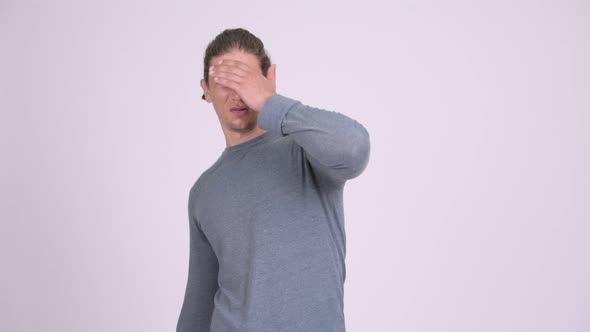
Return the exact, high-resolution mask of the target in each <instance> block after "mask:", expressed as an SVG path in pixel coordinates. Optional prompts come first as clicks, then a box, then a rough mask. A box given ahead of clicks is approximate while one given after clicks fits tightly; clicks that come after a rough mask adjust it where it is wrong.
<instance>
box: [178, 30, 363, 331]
mask: <svg viewBox="0 0 590 332" xmlns="http://www.w3.org/2000/svg"><path fill="white" fill-rule="evenodd" d="M204 64H205V68H204V77H205V78H204V79H202V80H201V87H202V88H203V92H204V95H203V98H204V99H205V100H206V101H207V102H209V103H213V107H214V109H215V112H216V113H217V116H218V118H219V122H220V124H221V128H222V131H223V133H224V136H225V140H226V148H225V150H224V151H223V153H221V155H220V157H219V158H218V160H217V161H215V163H214V164H213V165H212V166H211V167H210V168H209V169H207V170H206V171H205V172H204V173H203V174H201V176H200V177H199V178H198V179H197V181H196V182H195V184H194V185H193V187H192V188H191V190H190V194H189V202H188V214H189V229H190V260H189V274H188V282H187V286H186V293H185V297H184V303H183V306H182V310H181V313H180V317H179V319H178V324H177V332H189V331H190V332H205V331H213V332H230V331H240V332H242V331H255V332H263V331H273V332H283V331H285V332H287V331H297V332H315V331H318V332H320V331H322V332H324V331H325V332H336V331H337V332H343V331H345V330H346V329H345V319H344V302H343V299H344V281H345V278H346V269H345V255H346V235H345V227H344V211H343V205H342V203H343V189H344V185H345V182H346V181H347V180H350V179H352V178H355V177H357V176H358V175H360V174H361V173H362V172H363V171H364V169H365V168H366V166H367V164H368V160H369V154H370V144H369V134H368V132H367V130H366V129H365V128H364V127H363V126H362V125H361V124H360V123H358V122H356V121H355V120H353V119H351V118H349V117H347V116H345V115H343V114H340V113H337V112H334V111H327V110H322V109H318V108H313V107H310V106H306V105H304V104H302V103H301V102H299V101H297V100H295V99H291V98H288V97H286V96H283V95H280V94H277V92H276V76H275V75H276V65H274V64H273V65H271V64H270V59H269V58H268V55H267V54H266V52H265V50H264V47H263V44H262V42H261V41H260V40H259V39H258V38H257V37H255V36H254V35H252V34H251V33H250V32H248V31H247V30H244V29H227V30H225V31H224V32H222V33H221V34H220V35H219V36H217V37H216V38H215V39H214V40H213V41H212V42H211V43H210V44H209V46H208V48H207V51H206V54H205V61H204Z"/></svg>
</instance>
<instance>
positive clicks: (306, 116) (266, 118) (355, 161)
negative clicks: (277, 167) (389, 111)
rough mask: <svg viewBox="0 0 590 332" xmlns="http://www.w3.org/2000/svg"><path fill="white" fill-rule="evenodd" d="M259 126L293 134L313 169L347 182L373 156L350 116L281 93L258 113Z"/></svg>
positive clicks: (364, 133)
mask: <svg viewBox="0 0 590 332" xmlns="http://www.w3.org/2000/svg"><path fill="white" fill-rule="evenodd" d="M258 126H259V127H260V128H262V129H265V130H277V131H280V132H281V133H282V134H283V135H291V136H293V139H294V140H295V142H297V143H298V144H299V145H300V146H301V147H302V148H303V150H304V151H305V153H306V155H307V158H308V160H309V161H310V163H311V165H312V167H313V168H314V169H315V170H317V171H318V172H320V173H321V174H324V175H325V176H328V177H329V178H331V179H333V180H335V181H339V182H344V181H346V180H349V179H352V178H355V177H357V176H359V175H360V174H361V173H362V172H363V171H364V170H365V168H366V167H367V164H368V161H369V155H370V139H369V133H368V131H367V130H366V128H365V127H363V125H361V124H360V123H359V122H357V121H356V120H353V119H351V118H350V117H348V116H346V115H344V114H341V113H338V112H334V111H328V110H323V109H320V108H314V107H310V106H307V105H304V104H302V103H301V102H300V101H298V100H295V99H291V98H288V97H285V96H283V95H280V94H276V95H273V96H270V97H269V98H268V99H267V100H266V102H265V103H264V106H263V107H262V109H261V110H260V112H259V114H258Z"/></svg>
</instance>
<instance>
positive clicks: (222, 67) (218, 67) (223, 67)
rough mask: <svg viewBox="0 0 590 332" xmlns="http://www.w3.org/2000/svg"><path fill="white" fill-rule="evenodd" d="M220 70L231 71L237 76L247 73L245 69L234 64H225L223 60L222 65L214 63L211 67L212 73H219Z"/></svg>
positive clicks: (243, 75)
mask: <svg viewBox="0 0 590 332" xmlns="http://www.w3.org/2000/svg"><path fill="white" fill-rule="evenodd" d="M221 72H225V73H231V74H234V75H237V76H241V77H245V76H246V75H247V71H245V70H243V69H241V68H239V67H236V66H232V65H226V64H225V61H224V62H223V65H215V66H214V67H213V72H212V73H213V74H215V73H221Z"/></svg>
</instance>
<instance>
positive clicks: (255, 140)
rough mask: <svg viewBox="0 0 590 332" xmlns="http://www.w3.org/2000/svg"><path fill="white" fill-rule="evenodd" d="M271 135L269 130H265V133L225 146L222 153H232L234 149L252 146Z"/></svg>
mask: <svg viewBox="0 0 590 332" xmlns="http://www.w3.org/2000/svg"><path fill="white" fill-rule="evenodd" d="M272 136H273V132H272V131H271V130H267V131H266V132H265V133H263V134H261V135H258V136H256V137H254V138H252V139H249V140H247V141H245V142H242V143H240V144H236V145H232V146H226V147H225V149H224V150H223V154H227V153H232V152H234V151H239V150H243V149H246V148H250V147H253V146H255V145H258V144H260V143H262V142H265V141H267V140H268V139H270V138H271V137H272Z"/></svg>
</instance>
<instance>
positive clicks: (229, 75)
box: [211, 71, 244, 83]
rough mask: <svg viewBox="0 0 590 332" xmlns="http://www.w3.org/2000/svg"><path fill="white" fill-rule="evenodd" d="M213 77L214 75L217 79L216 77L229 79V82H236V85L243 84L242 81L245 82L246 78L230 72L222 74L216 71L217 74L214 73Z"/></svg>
mask: <svg viewBox="0 0 590 332" xmlns="http://www.w3.org/2000/svg"><path fill="white" fill-rule="evenodd" d="M211 75H212V76H213V77H214V78H215V77H220V78H225V79H228V80H231V81H234V82H236V83H242V81H243V80H244V78H243V77H241V76H239V75H236V74H233V73H230V72H221V73H219V72H217V71H215V72H214V73H213V74H211Z"/></svg>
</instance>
